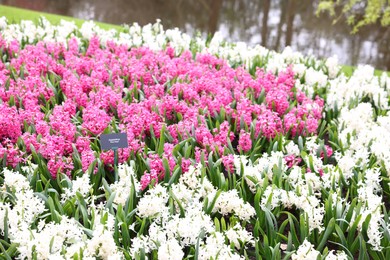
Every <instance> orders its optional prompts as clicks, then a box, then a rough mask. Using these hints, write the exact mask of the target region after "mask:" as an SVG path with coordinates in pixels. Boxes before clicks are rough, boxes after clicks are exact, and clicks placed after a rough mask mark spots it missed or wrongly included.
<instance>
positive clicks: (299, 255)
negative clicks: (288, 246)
mask: <svg viewBox="0 0 390 260" xmlns="http://www.w3.org/2000/svg"><path fill="white" fill-rule="evenodd" d="M320 255H321V254H320V252H318V251H317V250H315V249H314V246H313V245H312V244H311V243H310V242H309V241H307V240H306V239H305V241H303V243H302V244H301V245H300V246H299V247H298V250H297V252H295V253H294V254H293V255H292V256H291V259H292V260H313V259H317V257H318V256H320Z"/></svg>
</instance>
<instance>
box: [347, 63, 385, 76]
mask: <svg viewBox="0 0 390 260" xmlns="http://www.w3.org/2000/svg"><path fill="white" fill-rule="evenodd" d="M355 69H356V67H354V66H349V65H344V66H342V68H341V70H342V71H343V72H344V74H345V75H346V76H347V77H350V76H352V74H353V72H354V71H355ZM382 73H386V72H385V71H382V70H375V71H374V75H376V76H380V75H382ZM387 75H388V76H389V77H390V71H387Z"/></svg>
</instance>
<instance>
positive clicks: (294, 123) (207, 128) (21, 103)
mask: <svg viewBox="0 0 390 260" xmlns="http://www.w3.org/2000/svg"><path fill="white" fill-rule="evenodd" d="M0 48H3V50H4V51H5V52H6V53H8V59H9V64H5V63H2V62H0V99H1V100H2V102H3V104H1V105H0V124H1V127H0V145H1V146H0V156H1V151H3V150H4V147H7V148H6V149H7V150H6V151H7V153H9V154H7V155H8V157H10V159H9V161H8V162H9V164H10V165H14V164H15V162H16V161H18V162H19V161H20V159H21V158H22V157H23V156H28V154H29V153H30V152H31V150H30V146H32V147H34V149H35V150H36V151H37V152H38V153H39V154H41V155H42V156H43V158H45V159H46V160H47V165H48V168H49V170H50V172H51V174H52V176H56V174H57V173H58V172H64V173H67V174H68V175H71V172H72V171H73V170H75V169H74V167H75V166H74V164H73V163H74V162H73V160H72V158H73V155H74V148H75V149H76V150H77V152H78V153H79V154H80V157H81V163H82V170H84V171H85V170H86V169H87V168H88V167H89V165H90V164H91V163H92V162H93V161H94V160H95V156H99V157H100V158H101V159H102V160H103V161H104V162H105V163H106V164H112V163H113V153H112V151H100V149H97V148H96V147H97V146H96V145H92V143H96V138H97V137H99V135H100V134H101V133H102V132H103V131H105V129H108V131H113V125H115V127H116V128H117V129H119V130H120V131H122V132H126V133H127V135H128V141H129V148H126V149H121V150H120V152H119V161H120V162H123V161H126V160H128V159H129V158H130V157H131V156H132V154H135V153H137V152H140V151H143V150H144V149H145V147H146V146H145V144H148V143H150V142H151V141H150V140H151V138H152V137H153V136H156V137H157V138H158V137H160V134H161V131H162V129H163V127H164V126H165V128H166V131H165V133H164V134H165V135H168V136H169V137H170V138H169V142H168V140H166V143H165V146H164V152H163V153H162V154H161V155H158V154H157V153H153V152H151V151H149V150H148V151H146V152H147V153H144V154H149V155H148V156H147V158H145V159H146V160H148V161H149V162H150V171H149V172H146V173H145V175H144V177H142V178H143V181H142V183H143V186H145V185H148V183H149V182H150V181H151V180H153V179H156V180H157V181H158V180H159V178H161V176H163V175H164V167H163V163H162V160H163V159H166V160H167V161H168V163H169V168H170V170H173V169H174V167H175V165H176V164H177V163H179V161H178V158H175V156H174V155H173V153H172V151H173V148H174V146H175V145H176V144H177V143H178V142H180V141H182V140H185V139H187V138H189V137H194V138H195V140H196V143H197V147H196V148H195V150H194V151H193V152H192V153H191V155H192V156H193V157H194V158H192V159H191V158H181V161H180V162H181V167H182V168H183V169H187V168H188V166H189V165H190V164H191V160H198V161H199V158H200V155H201V154H202V153H204V154H205V156H207V155H208V154H209V153H210V152H214V153H216V154H218V155H219V156H221V157H223V156H227V155H228V154H229V152H228V150H227V148H226V147H227V146H228V144H229V142H230V143H234V142H236V143H238V145H237V147H234V149H236V151H237V152H244V153H245V152H249V151H250V150H251V149H252V145H253V143H252V142H253V140H252V139H251V136H252V135H251V133H250V132H248V131H247V130H245V129H250V127H249V126H251V125H252V124H254V129H255V133H254V136H255V138H258V137H266V138H268V139H270V138H273V137H275V136H276V135H278V134H284V135H285V134H287V133H290V134H291V135H307V134H311V133H315V132H316V130H317V127H318V121H319V119H320V118H321V113H322V108H323V101H322V100H321V99H319V98H316V99H315V100H312V99H310V98H308V97H307V96H306V95H305V94H304V93H303V92H301V91H299V90H297V89H295V88H294V83H295V81H294V74H293V72H292V70H291V69H288V70H286V71H284V72H281V73H279V74H278V75H274V74H272V73H266V72H264V71H262V70H258V71H257V73H256V75H254V76H253V75H251V74H249V73H248V71H246V70H245V69H244V68H242V67H239V68H236V69H234V68H231V67H230V66H228V65H227V63H226V62H225V61H224V60H222V59H218V58H216V57H215V56H212V55H210V54H198V55H197V56H196V58H195V59H194V58H193V56H192V53H191V52H189V51H187V52H184V53H182V54H181V55H180V56H178V57H177V56H174V55H173V53H174V52H173V49H172V48H170V47H168V48H167V49H166V50H165V51H160V52H154V51H152V50H150V49H148V48H145V47H141V48H134V49H129V48H128V47H127V46H124V45H117V44H114V43H112V42H108V44H107V47H104V48H103V47H101V46H100V42H99V39H98V38H96V37H94V38H92V39H91V40H90V42H89V45H88V48H87V49H86V50H84V51H83V48H84V47H83V46H79V45H78V43H77V41H76V40H75V39H71V40H69V42H68V45H67V47H66V46H65V45H63V44H60V43H45V42H39V43H37V44H36V45H26V46H25V48H24V49H20V48H19V46H18V45H17V44H15V43H11V44H6V43H5V41H3V40H2V39H1V36H0ZM262 93H263V94H262ZM262 95H263V96H264V98H263V100H261V96H262ZM11 99H14V101H15V102H14V104H13V105H12V106H10V105H8V104H7V103H8V102H9V101H10V100H11ZM242 124H244V125H246V127H245V128H242V127H241V126H242ZM19 136H21V138H22V139H23V141H24V143H25V145H26V150H25V151H19V150H18V149H19V148H18V147H17V145H16V141H17V139H18V137H19ZM72 145H74V147H73V146H72ZM9 147H12V149H14V150H15V151H17V152H15V153H11V151H13V150H12V149H10V148H9ZM147 147H149V145H147ZM1 149H3V150H1ZM148 149H149V148H148ZM3 153H4V151H3ZM8 157H7V158H8ZM12 157H14V158H13V159H12ZM15 158H20V159H15ZM226 158H230V159H231V157H226ZM224 163H225V164H226V165H230V164H231V163H230V160H227V159H225V160H224Z"/></svg>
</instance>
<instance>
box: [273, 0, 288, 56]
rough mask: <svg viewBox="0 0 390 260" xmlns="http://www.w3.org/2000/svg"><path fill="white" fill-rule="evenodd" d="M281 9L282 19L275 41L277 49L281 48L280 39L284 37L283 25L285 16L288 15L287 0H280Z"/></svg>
mask: <svg viewBox="0 0 390 260" xmlns="http://www.w3.org/2000/svg"><path fill="white" fill-rule="evenodd" d="M280 9H281V10H282V11H281V12H280V20H279V24H278V29H277V33H276V41H275V47H274V48H275V50H279V47H280V39H281V38H282V27H283V24H284V23H285V17H286V1H283V0H281V1H280Z"/></svg>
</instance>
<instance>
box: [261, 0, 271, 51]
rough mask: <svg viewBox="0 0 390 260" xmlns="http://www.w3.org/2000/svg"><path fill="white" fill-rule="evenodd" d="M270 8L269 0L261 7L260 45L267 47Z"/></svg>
mask: <svg viewBox="0 0 390 260" xmlns="http://www.w3.org/2000/svg"><path fill="white" fill-rule="evenodd" d="M270 6H271V0H265V1H264V6H263V23H262V28H261V45H263V46H264V47H267V33H268V15H269V9H270Z"/></svg>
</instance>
